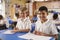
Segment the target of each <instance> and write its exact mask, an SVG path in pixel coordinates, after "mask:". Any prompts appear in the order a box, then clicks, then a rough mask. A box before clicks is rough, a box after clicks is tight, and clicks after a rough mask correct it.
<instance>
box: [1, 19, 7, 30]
mask: <svg viewBox="0 0 60 40" xmlns="http://www.w3.org/2000/svg"><path fill="white" fill-rule="evenodd" d="M3 29H7V27H6V24H5V20H4V19H2V20H0V30H3Z"/></svg>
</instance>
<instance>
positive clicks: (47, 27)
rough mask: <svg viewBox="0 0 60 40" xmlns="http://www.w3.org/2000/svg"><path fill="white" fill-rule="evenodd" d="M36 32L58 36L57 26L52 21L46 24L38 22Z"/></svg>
mask: <svg viewBox="0 0 60 40" xmlns="http://www.w3.org/2000/svg"><path fill="white" fill-rule="evenodd" d="M35 30H36V31H40V32H43V33H46V34H50V33H52V34H58V32H57V29H56V27H55V24H53V23H52V22H51V21H50V20H47V21H46V22H44V23H41V22H40V21H37V22H36V27H35Z"/></svg>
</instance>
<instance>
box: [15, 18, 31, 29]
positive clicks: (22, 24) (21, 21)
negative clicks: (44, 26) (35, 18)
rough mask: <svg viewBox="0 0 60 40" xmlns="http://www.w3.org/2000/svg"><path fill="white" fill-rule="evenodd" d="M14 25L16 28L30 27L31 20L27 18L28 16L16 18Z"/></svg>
mask: <svg viewBox="0 0 60 40" xmlns="http://www.w3.org/2000/svg"><path fill="white" fill-rule="evenodd" d="M16 27H17V28H18V29H31V21H30V20H29V17H26V18H25V19H22V18H20V19H18V21H17V25H16Z"/></svg>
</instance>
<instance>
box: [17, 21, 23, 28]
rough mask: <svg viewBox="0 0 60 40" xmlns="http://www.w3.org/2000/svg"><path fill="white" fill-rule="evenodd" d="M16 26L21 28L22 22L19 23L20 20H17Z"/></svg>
mask: <svg viewBox="0 0 60 40" xmlns="http://www.w3.org/2000/svg"><path fill="white" fill-rule="evenodd" d="M16 28H18V29H22V24H21V22H20V21H17V25H16Z"/></svg>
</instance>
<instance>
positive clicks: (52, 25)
mask: <svg viewBox="0 0 60 40" xmlns="http://www.w3.org/2000/svg"><path fill="white" fill-rule="evenodd" d="M50 27H51V32H52V34H58V31H57V28H56V26H55V24H54V23H51V26H50Z"/></svg>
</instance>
